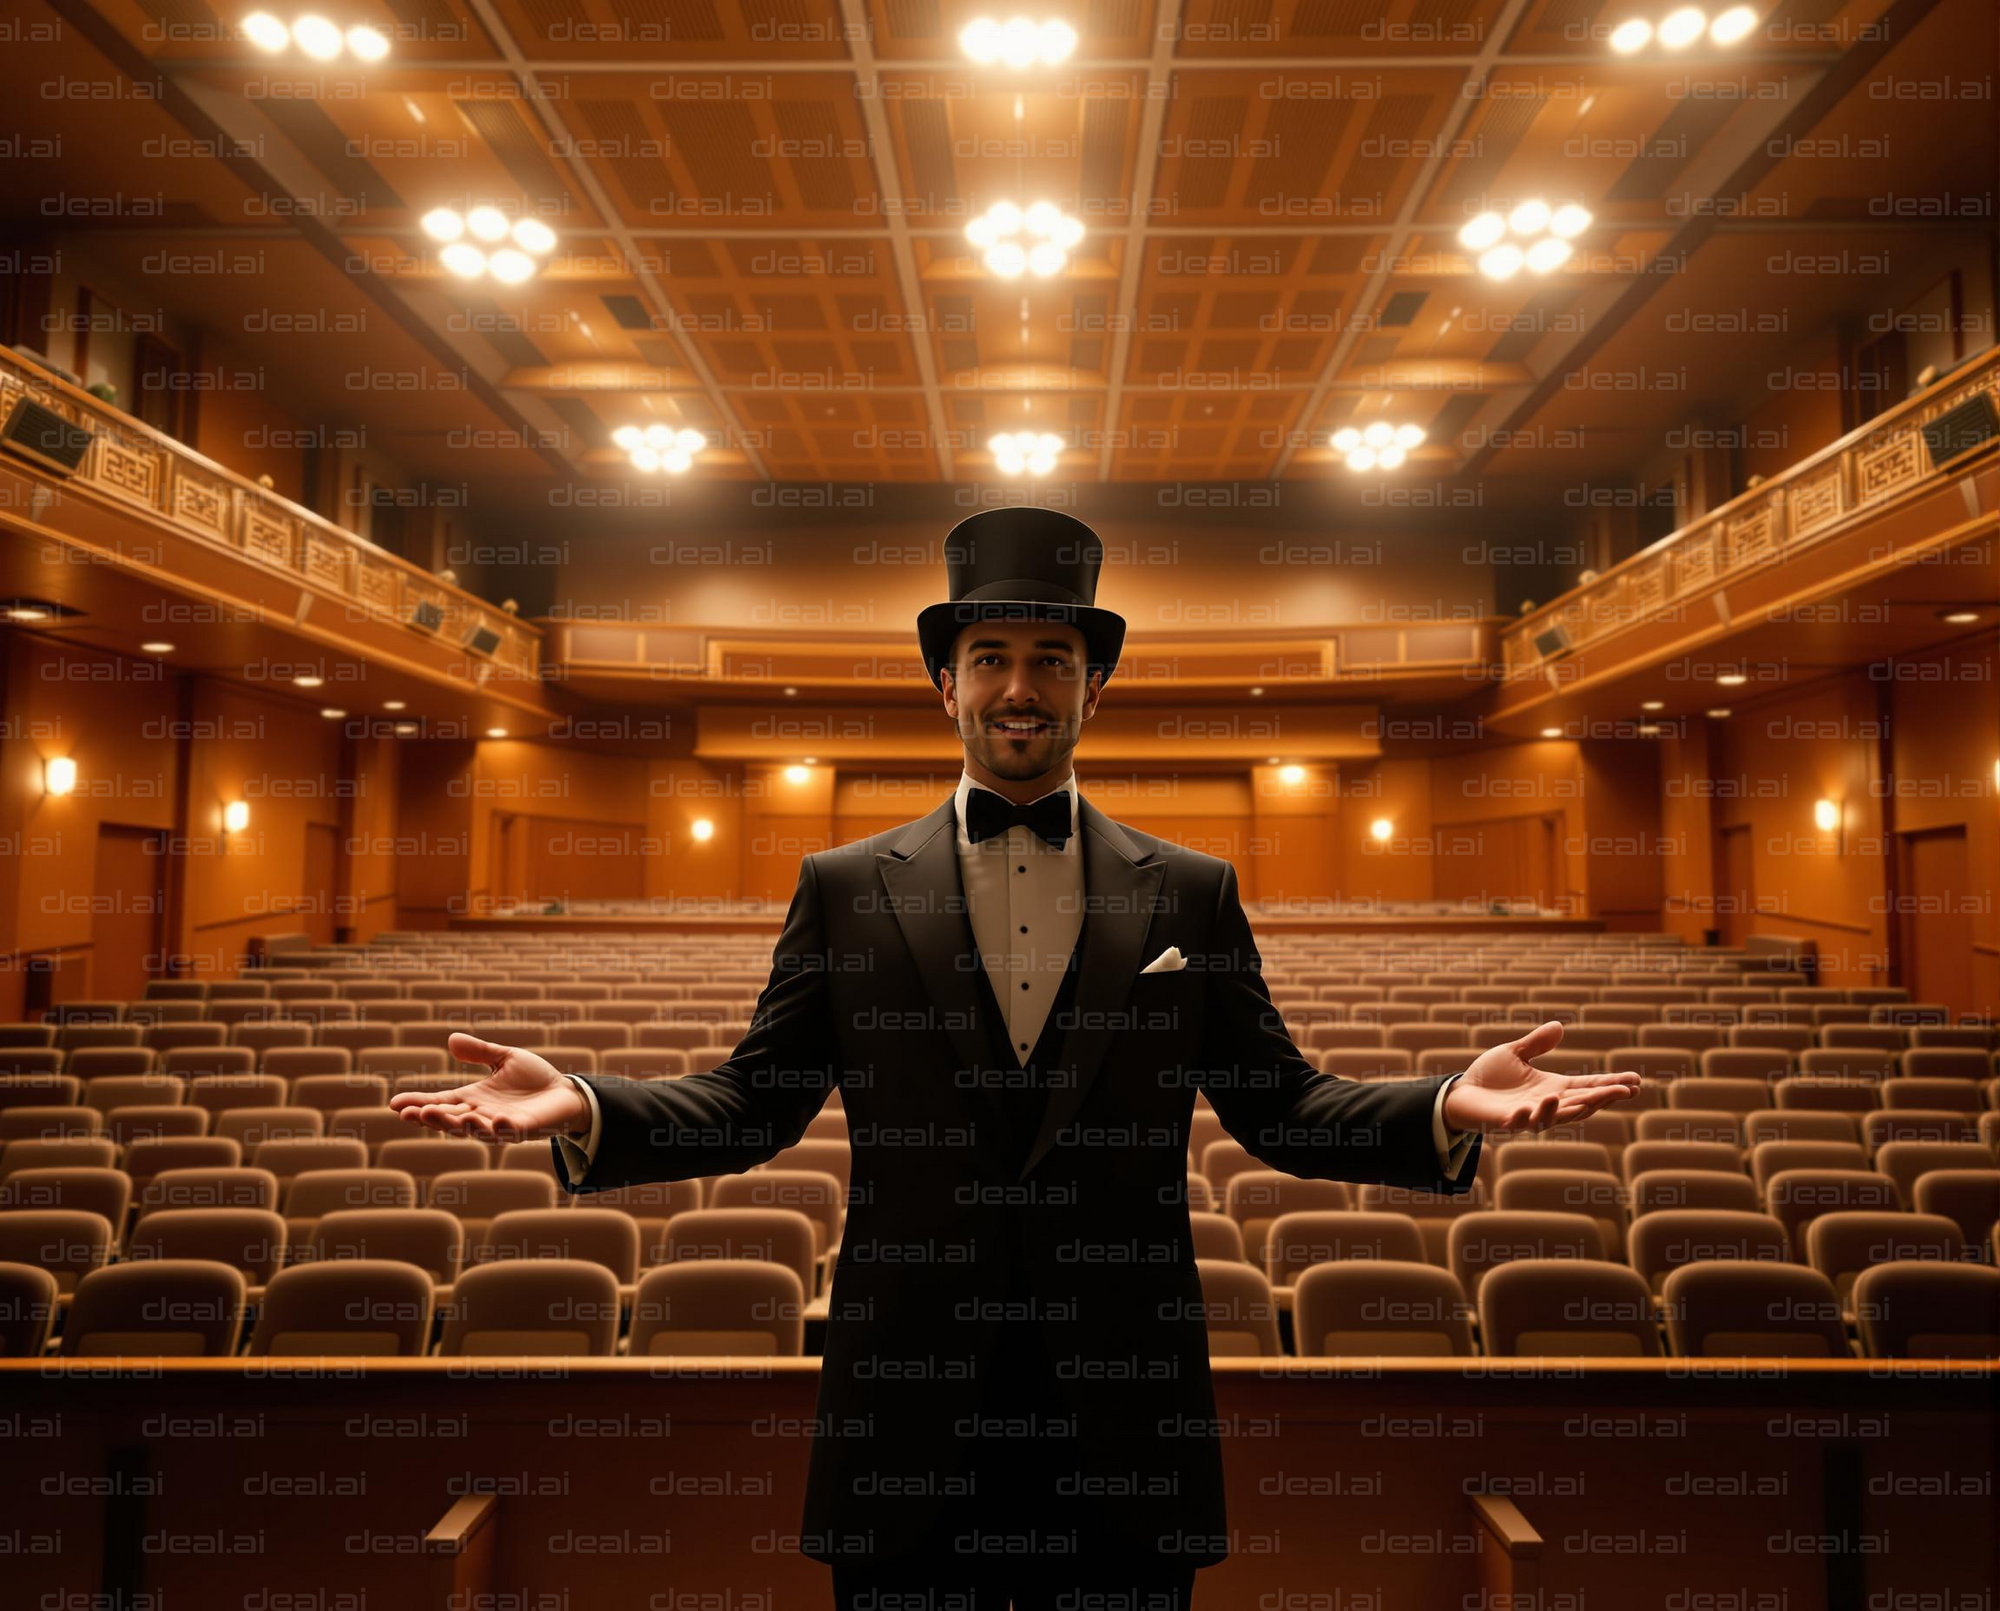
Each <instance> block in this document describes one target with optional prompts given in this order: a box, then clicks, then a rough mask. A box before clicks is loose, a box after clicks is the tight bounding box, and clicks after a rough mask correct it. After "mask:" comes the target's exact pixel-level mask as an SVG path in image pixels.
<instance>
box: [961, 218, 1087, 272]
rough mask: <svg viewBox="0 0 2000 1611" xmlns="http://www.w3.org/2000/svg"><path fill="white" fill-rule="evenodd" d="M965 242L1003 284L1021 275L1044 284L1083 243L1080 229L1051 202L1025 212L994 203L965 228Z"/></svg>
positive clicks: (1081, 229) (1077, 224) (1081, 226)
mask: <svg viewBox="0 0 2000 1611" xmlns="http://www.w3.org/2000/svg"><path fill="white" fill-rule="evenodd" d="M965 238H966V239H967V240H968V241H970V242H971V243H972V244H973V245H974V246H976V247H978V248H979V249H980V251H981V252H982V253H984V254H985V255H984V257H983V259H982V261H983V262H984V263H985V264H986V268H987V271H988V272H989V273H992V274H997V275H998V276H999V277H1000V278H1001V279H1003V280H1017V279H1019V278H1020V277H1021V276H1022V275H1023V274H1032V275H1034V276H1035V277H1036V278H1037V279H1044V280H1045V279H1047V278H1048V277H1049V276H1050V275H1052V274H1060V273H1061V272H1062V271H1063V268H1064V267H1065V265H1067V264H1068V262H1069V254H1070V253H1071V252H1072V251H1074V250H1075V249H1076V247H1077V245H1078V244H1079V243H1080V242H1081V241H1082V240H1083V225H1082V224H1081V223H1079V222H1078V221H1077V220H1076V219H1074V218H1072V217H1070V216H1069V214H1067V213H1065V212H1064V211H1063V210H1062V209H1061V208H1060V207H1058V206H1057V205H1056V204H1055V203H1054V202H1052V201H1038V202H1035V203H1034V204H1033V205H1032V206H1030V207H1028V208H1027V209H1025V210H1023V209H1022V208H1020V207H1017V206H1016V205H1015V204H1014V203H1013V202H1011V201H996V202H995V203H994V204H993V205H992V206H991V207H989V208H987V209H986V211H985V212H984V213H983V214H981V215H980V216H979V217H978V218H975V219H973V221H972V222H971V223H969V224H967V225H966V226H965Z"/></svg>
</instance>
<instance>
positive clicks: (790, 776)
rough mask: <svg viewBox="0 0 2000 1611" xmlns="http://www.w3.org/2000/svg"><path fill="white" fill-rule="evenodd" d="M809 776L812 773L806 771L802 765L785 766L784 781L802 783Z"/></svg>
mask: <svg viewBox="0 0 2000 1611" xmlns="http://www.w3.org/2000/svg"><path fill="white" fill-rule="evenodd" d="M811 776H812V773H810V772H808V771H807V770H806V769H805V768H804V767H802V766H788V767H786V768H785V781H786V782H787V783H803V782H805V781H806V779H807V778H809V777H811Z"/></svg>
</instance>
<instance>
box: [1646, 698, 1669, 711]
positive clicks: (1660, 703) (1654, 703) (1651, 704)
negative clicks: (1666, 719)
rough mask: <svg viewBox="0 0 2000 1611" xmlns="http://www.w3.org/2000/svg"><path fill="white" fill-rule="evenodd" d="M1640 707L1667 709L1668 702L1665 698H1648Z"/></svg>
mask: <svg viewBox="0 0 2000 1611" xmlns="http://www.w3.org/2000/svg"><path fill="white" fill-rule="evenodd" d="M1639 708H1640V709H1641V710H1665V709H1666V708H1667V702H1666V701H1665V700H1664V699H1648V700H1646V701H1645V702H1644V703H1643V704H1641V705H1640V706H1639Z"/></svg>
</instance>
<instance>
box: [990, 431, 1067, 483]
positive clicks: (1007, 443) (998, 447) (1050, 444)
mask: <svg viewBox="0 0 2000 1611" xmlns="http://www.w3.org/2000/svg"><path fill="white" fill-rule="evenodd" d="M986 445H987V447H988V448H990V449H991V450H992V453H993V462H994V463H995V464H996V465H998V466H999V468H1000V473H1001V474H1002V475H1048V474H1050V473H1051V472H1052V471H1053V470H1054V469H1055V467H1056V458H1057V456H1058V455H1059V454H1060V453H1061V452H1062V450H1063V439H1062V438H1061V437H1059V436H1052V435H1050V434H1049V433H1048V432H1046V431H1002V432H1001V433H1000V434H999V435H998V436H996V437H994V438H993V439H992V440H991V441H990V442H988V443H987V444H986Z"/></svg>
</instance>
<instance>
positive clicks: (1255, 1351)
mask: <svg viewBox="0 0 2000 1611" xmlns="http://www.w3.org/2000/svg"><path fill="white" fill-rule="evenodd" d="M1195 1273H1196V1275H1197V1277H1198V1278H1199V1280H1200V1282H1201V1307H1202V1317H1203V1319H1204V1320H1205V1321H1206V1322H1207V1326H1208V1352H1209V1356H1210V1357H1211V1358H1217V1359H1244V1358H1262V1359H1271V1358H1275V1357H1277V1356H1278V1355H1279V1354H1281V1353H1282V1352H1283V1349H1282V1348H1281V1347H1280V1345H1279V1341H1278V1303H1277V1298H1276V1296H1275V1295H1274V1294H1273V1293H1272V1291H1271V1283H1270V1282H1269V1281H1268V1280H1267V1279H1265V1276H1264V1272H1263V1271H1262V1270H1259V1269H1257V1268H1256V1267H1255V1266H1254V1265H1251V1264H1247V1263H1243V1264H1237V1263H1228V1262H1225V1261H1222V1260H1219V1259H1197V1260H1195Z"/></svg>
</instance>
